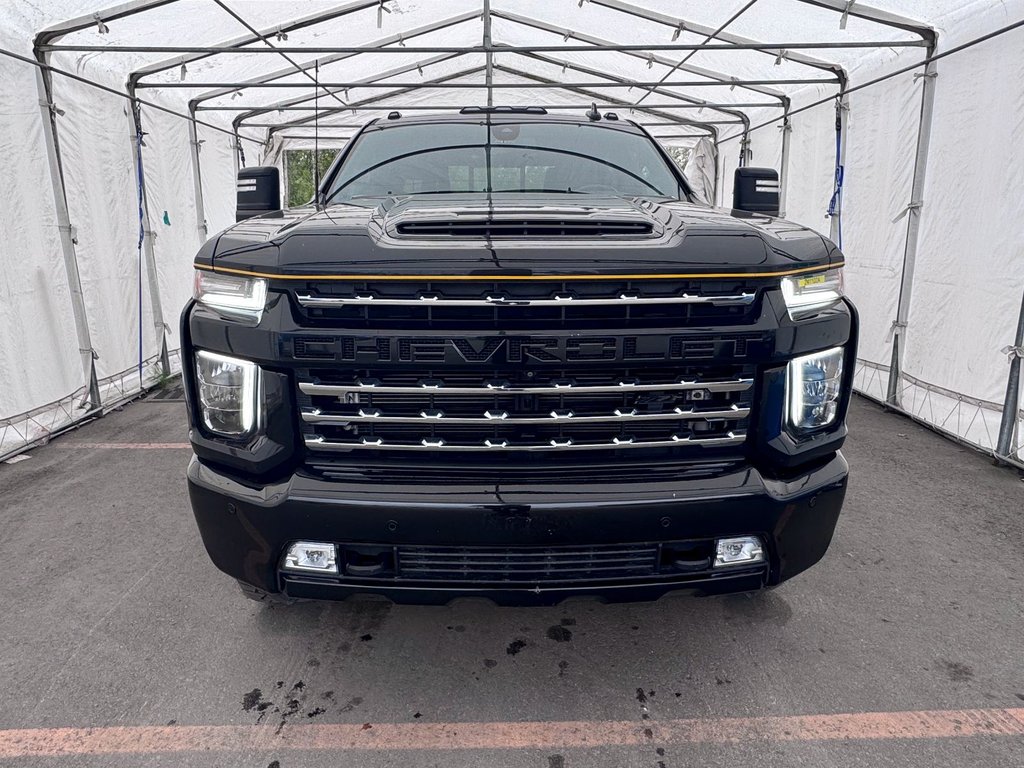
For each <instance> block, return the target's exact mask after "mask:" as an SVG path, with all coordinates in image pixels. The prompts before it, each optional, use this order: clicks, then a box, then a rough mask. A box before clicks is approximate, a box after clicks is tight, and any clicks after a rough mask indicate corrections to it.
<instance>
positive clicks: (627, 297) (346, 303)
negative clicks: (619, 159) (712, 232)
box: [295, 293, 757, 308]
mask: <svg viewBox="0 0 1024 768" xmlns="http://www.w3.org/2000/svg"><path fill="white" fill-rule="evenodd" d="M295 298H296V300H297V301H298V302H299V304H301V305H302V306H304V307H314V308H332V307H429V306H434V307H437V306H440V307H570V306H571V307H600V306H626V305H634V304H640V305H651V304H709V305H712V306H746V305H749V304H752V303H753V302H754V300H755V299H756V298H757V294H756V293H740V294H735V295H730V296H693V295H689V294H685V293H684V294H682V295H680V296H636V295H631V294H622V295H620V296H618V297H611V298H598V299H577V298H574V297H572V296H556V297H554V298H548V299H510V298H506V297H504V296H487V297H485V298H482V299H444V298H440V297H438V296H419V297H417V298H414V299H393V298H378V297H376V296H358V295H357V296H351V297H349V296H313V295H311V294H304V293H299V294H296V296H295Z"/></svg>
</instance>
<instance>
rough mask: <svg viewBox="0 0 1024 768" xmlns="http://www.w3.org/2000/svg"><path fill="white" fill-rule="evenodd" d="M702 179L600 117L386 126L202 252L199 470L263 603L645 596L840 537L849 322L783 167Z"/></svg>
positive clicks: (400, 119) (249, 174) (201, 497)
mask: <svg viewBox="0 0 1024 768" xmlns="http://www.w3.org/2000/svg"><path fill="white" fill-rule="evenodd" d="M734 186H735V189H734V193H733V207H732V208H730V209H723V208H715V207H712V206H710V205H708V204H707V203H705V202H702V201H699V200H698V199H697V198H696V197H695V195H694V193H693V192H692V191H691V188H690V187H689V185H688V184H687V181H686V179H685V178H684V176H683V174H682V173H681V172H680V169H679V168H678V166H677V165H676V164H675V163H674V162H673V160H672V159H671V158H670V157H669V155H667V154H666V152H665V151H664V149H663V148H662V147H661V146H660V145H659V144H658V143H657V141H656V140H655V139H654V138H652V136H651V135H649V134H648V133H647V132H646V131H645V130H644V129H643V128H641V127H640V126H638V125H636V124H634V123H633V122H631V121H627V120H620V119H618V118H617V116H616V115H614V114H606V115H603V116H602V115H600V114H597V113H596V110H594V111H591V112H590V113H588V114H587V115H585V116H584V115H580V116H565V115H562V116H554V115H548V114H547V113H546V112H545V111H544V110H543V109H539V108H518V109H517V108H500V107H499V108H466V109H463V110H462V111H461V112H458V113H453V114H447V115H430V116H426V115H421V116H416V117H407V116H403V115H401V114H399V113H397V112H394V113H391V114H390V115H389V116H388V117H386V118H383V119H380V120H375V121H373V122H371V123H369V124H368V125H366V126H365V127H364V128H363V129H361V130H360V132H359V133H358V135H357V136H356V137H355V138H354V139H352V140H351V141H350V142H349V143H348V144H347V145H346V147H345V148H344V149H343V150H342V151H341V152H340V154H339V156H338V158H337V159H336V160H335V162H334V164H333V165H332V166H331V169H330V170H329V171H328V172H327V173H326V174H325V177H324V179H323V180H322V183H321V184H320V185H319V188H318V190H317V192H316V196H315V199H314V200H313V201H311V202H310V204H309V205H307V206H304V207H300V208H293V209H289V210H282V209H281V203H280V191H279V187H280V182H279V179H278V175H277V170H276V169H275V168H249V169H244V170H242V171H241V172H240V174H239V182H238V218H239V219H240V220H239V222H238V223H237V224H235V225H234V226H232V227H230V228H228V229H227V230H225V231H223V232H221V233H220V234H218V235H216V236H214V237H213V238H211V239H210V240H209V242H207V243H206V244H205V245H204V246H203V247H202V249H201V250H200V252H199V254H198V256H197V257H196V259H195V269H196V272H195V293H194V299H193V300H192V301H191V302H189V304H188V305H187V306H186V308H185V310H184V313H183V316H182V327H181V333H182V335H181V338H182V360H183V368H184V373H183V378H184V381H185V388H186V395H187V403H188V414H189V420H190V439H191V442H192V446H193V448H194V451H195V456H194V458H193V459H192V461H191V464H190V466H189V468H188V487H189V494H190V497H191V503H192V508H193V510H194V513H195V517H196V520H197V522H198V525H199V530H200V532H201V534H202V539H203V542H204V544H205V546H206V549H207V551H208V552H209V555H210V557H211V558H212V560H213V562H214V564H215V565H216V566H217V567H218V568H220V569H221V570H222V571H224V572H225V573H227V574H229V575H230V576H232V577H234V578H235V579H237V580H238V582H239V584H240V586H241V587H242V590H243V592H244V593H246V594H247V595H248V596H250V597H252V598H254V599H258V600H283V601H291V600H294V599H338V598H345V597H348V596H350V595H353V594H356V593H375V594H378V595H384V596H386V597H388V598H391V599H392V600H394V601H396V602H416V603H441V604H443V603H446V602H448V601H450V600H452V599H454V598H459V597H485V598H490V599H491V600H493V601H495V602H497V603H499V604H530V603H546V604H551V603H557V602H559V601H561V600H563V599H565V598H568V597H573V596H579V595H586V596H594V597H597V598H598V599H605V600H649V599H655V598H657V597H658V596H660V595H662V594H664V593H667V592H669V591H675V590H688V591H691V592H696V593H698V594H712V593H724V592H737V591H753V590H758V589H761V588H765V587H772V586H774V585H777V584H779V583H780V582H782V581H784V580H786V579H789V578H791V577H793V576H795V575H796V574H798V573H800V572H801V571H803V570H805V569H806V568H808V567H810V566H811V565H813V564H814V563H816V562H817V561H818V560H819V559H820V558H821V557H822V556H823V554H824V553H825V551H826V549H827V548H828V545H829V542H830V540H831V538H832V534H833V530H834V528H835V525H836V521H837V518H838V515H839V511H840V507H841V506H842V502H843V497H844V494H845V491H846V484H847V473H848V467H847V463H846V461H845V460H844V458H843V456H842V454H841V453H840V451H839V449H840V447H841V445H842V443H843V440H844V439H845V437H846V434H847V428H846V425H845V417H846V412H847V407H848V405H849V400H850V393H851V384H852V377H853V368H854V359H855V344H856V337H857V316H856V313H855V311H854V308H853V307H852V305H851V304H850V303H849V301H847V300H846V299H845V298H844V296H843V291H842V279H841V268H842V266H843V256H842V254H841V253H840V251H839V250H838V249H837V248H836V246H835V245H834V244H833V243H832V242H830V241H829V240H828V239H826V238H825V237H822V236H821V235H819V234H817V233H816V232H814V231H812V230H810V229H807V228H806V227H803V226H800V225H798V224H794V223H792V222H789V221H785V220H783V219H781V218H778V213H779V211H778V207H779V192H778V175H777V173H776V172H775V171H773V170H771V169H763V168H740V169H738V170H737V171H736V178H735V185H734Z"/></svg>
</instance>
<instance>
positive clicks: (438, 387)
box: [299, 379, 754, 397]
mask: <svg viewBox="0 0 1024 768" xmlns="http://www.w3.org/2000/svg"><path fill="white" fill-rule="evenodd" d="M753 384H754V380H753V379H729V380H726V381H677V382H670V383H665V384H636V383H633V382H629V381H620V382H619V383H618V384H582V385H577V384H573V383H571V382H566V383H565V384H559V383H555V384H550V385H542V386H539V387H521V386H513V385H510V384H505V383H503V382H494V383H490V384H486V385H485V386H482V387H458V386H452V387H447V386H444V384H443V383H441V382H436V383H435V382H423V383H421V384H419V385H418V386H395V385H388V384H380V383H377V382H375V381H358V382H356V383H354V384H313V383H311V382H306V381H304V382H300V383H299V389H300V390H301V391H302V392H304V393H306V394H307V395H329V396H333V397H341V396H344V395H347V394H350V393H352V392H366V393H368V394H378V393H379V394H391V395H413V394H442V395H495V394H498V395H501V394H508V395H551V394H571V395H589V394H607V393H617V394H628V393H630V392H686V391H693V390H696V389H706V390H708V391H709V392H745V391H746V390H748V389H750V388H751V386H753Z"/></svg>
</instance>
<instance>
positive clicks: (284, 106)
mask: <svg viewBox="0 0 1024 768" xmlns="http://www.w3.org/2000/svg"><path fill="white" fill-rule="evenodd" d="M463 55H464V54H459V53H444V54H440V55H438V56H432V57H430V58H427V59H420V60H418V61H416V62H414V63H412V64H405V65H403V66H401V67H395V68H394V69H388V70H385V71H384V72H379V73H377V74H376V75H371V76H370V77H364V78H362V79H360V80H354V81H352V82H351V83H347V84H341V85H339V86H334V85H329V84H321V85H323V86H324V87H328V88H334V87H337V88H338V89H339V90H340V91H347V90H349V89H350V88H374V87H377V88H380V87H384V86H381V85H374V84H375V83H376V82H377V81H379V80H386V79H387V78H389V77H397V76H399V75H404V74H406V73H408V72H414V71H417V70H420V69H422V68H423V67H430V66H433V65H435V64H441V63H443V62H445V61H451V60H453V59H457V58H460V57H461V56H463ZM398 87H407V86H398ZM307 88H308V86H307ZM315 99H316V96H310V95H308V94H307V95H305V96H296V97H294V98H291V99H285V100H284V101H275V102H271V103H269V104H260V105H252V106H242V105H238V106H236V105H232V104H229V105H224V106H209V107H207V106H203V105H202V104H196V106H195V110H196V111H197V112H198V111H242V112H246V114H244V115H242V116H241V118H240V119H239V120H238V121H237V123H238V125H239V126H241V125H242V124H243V123H244V122H245V121H246V120H248V119H249V118H252V117H258V116H259V115H264V114H267V113H270V112H278V111H281V110H289V109H293V108H295V107H297V106H298V105H301V104H306V103H308V102H310V101H314V100H315ZM346 106H347V105H346ZM300 108H302V109H308V108H307V107H300ZM312 109H319V107H317V106H314V107H312Z"/></svg>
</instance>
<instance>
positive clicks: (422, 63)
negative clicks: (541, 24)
mask: <svg viewBox="0 0 1024 768" xmlns="http://www.w3.org/2000/svg"><path fill="white" fill-rule="evenodd" d="M458 55H459V54H444V55H441V56H435V57H433V58H431V59H423V60H419V61H417V62H415V63H412V64H408V65H406V66H404V67H400V68H398V69H397V70H389V74H392V75H393V74H395V73H397V72H411V71H413V70H419V69H421V68H422V67H427V66H430V65H432V64H435V63H440V62H442V61H447V60H450V59H452V58H455V57H457V56H458ZM519 55H520V56H524V57H525V56H526V55H525V54H519ZM528 58H531V59H536V60H539V61H544V62H545V63H548V64H552V65H555V66H560V67H563V68H568V69H572V70H574V71H578V72H582V73H584V74H588V75H592V76H594V77H600V78H602V79H603V80H606V81H608V83H601V86H600V87H604V86H605V85H606V84H611V83H621V84H632V81H630V80H627V79H625V78H619V77H616V76H614V75H609V74H608V73H603V72H600V71H598V70H594V69H590V68H589V67H583V66H580V65H577V64H571V63H569V62H562V61H559V60H558V59H552V58H548V57H544V56H542V55H540V54H536V55H533V56H529V57H528ZM383 75H384V73H381V75H379V76H377V77H374V78H364V79H362V80H360V81H356V82H357V83H358V85H359V86H360V87H363V86H365V87H371V86H370V83H372V82H374V81H376V80H377V79H378V78H380V77H383ZM349 86H350V87H354V86H352V84H349ZM449 86H450V84H444V85H443V86H442V87H449ZM376 87H383V86H382V85H381V84H380V83H378V84H377V86H376ZM476 87H480V86H476ZM499 87H500V86H499ZM655 92H656V93H659V94H663V95H664V96H666V97H668V98H672V99H676V100H679V101H680V102H681V104H680V105H679V106H676V107H674V108H675V109H688V108H689V109H705V108H706V109H709V110H711V111H717V112H722V113H725V114H730V115H733V116H735V117H737V118H739V119H741V120H745V119H746V114H745V113H744V112H741V111H738V110H739V108H741V107H746V108H757V107H765V108H773V107H777V106H778V105H777V104H774V103H772V102H738V103H732V102H726V103H722V104H717V103H714V102H708V101H703V100H701V99H695V98H691V97H688V96H684V95H682V94H679V93H676V92H674V91H663V90H660V89H655ZM314 98H315V97H313V96H308V95H307V96H300V97H297V98H293V99H288V100H285V101H279V102H274V103H271V104H266V105H260V106H253V107H249V108H248V109H251V110H252V111H251V112H250V113H248V114H246V115H244V116H243V117H242V118H241V120H239V125H242V124H243V123H244V122H245V121H247V120H248V119H249V118H251V117H255V116H258V115H260V114H266V113H269V112H275V111H279V110H281V109H282V108H285V109H287V108H289V107H293V106H296V105H300V104H305V103H308V102H310V101H313V100H314ZM196 109H198V110H206V109H217V108H207V107H202V106H197V107H196Z"/></svg>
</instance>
